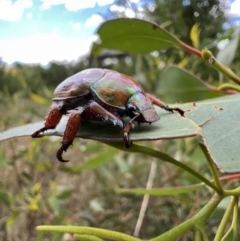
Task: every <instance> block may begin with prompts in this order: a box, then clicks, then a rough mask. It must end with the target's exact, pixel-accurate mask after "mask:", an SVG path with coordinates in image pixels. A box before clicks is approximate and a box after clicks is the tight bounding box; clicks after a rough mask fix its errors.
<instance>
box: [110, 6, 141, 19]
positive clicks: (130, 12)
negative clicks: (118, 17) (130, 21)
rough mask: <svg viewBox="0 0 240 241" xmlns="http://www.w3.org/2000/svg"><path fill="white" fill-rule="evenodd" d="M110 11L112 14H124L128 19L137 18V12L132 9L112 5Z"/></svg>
mask: <svg viewBox="0 0 240 241" xmlns="http://www.w3.org/2000/svg"><path fill="white" fill-rule="evenodd" d="M110 10H111V11H112V12H119V13H124V15H125V16H126V17H128V18H134V17H135V15H136V14H135V12H134V11H133V10H132V9H130V8H125V7H122V6H117V5H112V6H111V7H110Z"/></svg>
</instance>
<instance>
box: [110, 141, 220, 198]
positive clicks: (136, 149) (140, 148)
mask: <svg viewBox="0 0 240 241" xmlns="http://www.w3.org/2000/svg"><path fill="white" fill-rule="evenodd" d="M110 145H112V146H114V147H116V148H118V147H119V145H116V143H114V144H113V143H110ZM119 149H121V150H123V148H122V146H121V147H120V148H119ZM125 151H128V152H137V153H142V154H147V155H150V156H152V157H155V158H157V159H161V160H163V161H165V162H169V163H172V164H174V165H175V166H178V167H180V168H182V169H184V170H185V171H187V172H189V173H190V174H192V175H193V176H195V177H196V178H198V179H199V180H201V181H202V182H204V183H205V184H206V185H207V186H209V187H211V188H212V189H213V190H215V191H216V192H217V193H218V194H221V193H222V190H221V189H219V188H218V187H217V186H215V185H214V184H213V183H212V182H211V181H209V180H208V179H206V178H205V177H204V176H202V175H201V174H200V173H198V172H196V171H195V170H193V169H192V168H191V167H189V166H187V165H185V164H184V163H182V162H179V161H177V160H175V159H173V158H172V157H170V156H168V155H167V154H165V153H163V152H160V151H156V150H154V149H151V148H148V147H145V146H141V145H137V144H133V145H132V147H131V148H129V149H126V148H125Z"/></svg>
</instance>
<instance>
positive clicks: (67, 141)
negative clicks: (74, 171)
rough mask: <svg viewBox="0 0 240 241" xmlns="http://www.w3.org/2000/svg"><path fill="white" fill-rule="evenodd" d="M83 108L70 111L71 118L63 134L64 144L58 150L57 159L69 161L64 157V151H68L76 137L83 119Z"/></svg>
mask: <svg viewBox="0 0 240 241" xmlns="http://www.w3.org/2000/svg"><path fill="white" fill-rule="evenodd" d="M82 112H83V108H79V109H75V110H71V111H69V112H68V113H69V119H68V122H67V125H66V129H65V131H64V134H63V140H62V146H61V147H60V148H59V150H58V151H57V159H58V160H59V161H60V162H68V160H64V159H63V158H62V153H63V151H67V149H68V147H69V146H70V145H72V143H73V140H74V138H75V137H76V134H77V131H78V129H79V126H80V124H81V121H82V116H81V114H82Z"/></svg>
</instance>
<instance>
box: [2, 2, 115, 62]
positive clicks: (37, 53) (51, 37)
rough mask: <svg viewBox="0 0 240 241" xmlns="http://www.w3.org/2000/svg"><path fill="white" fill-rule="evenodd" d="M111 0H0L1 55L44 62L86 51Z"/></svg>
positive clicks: (73, 57)
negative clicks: (101, 14) (100, 14)
mask: <svg viewBox="0 0 240 241" xmlns="http://www.w3.org/2000/svg"><path fill="white" fill-rule="evenodd" d="M112 3H113V0H34V1H32V0H15V1H10V0H0V57H2V59H3V61H5V62H7V63H12V62H14V61H22V62H25V63H41V64H46V63H47V62H48V61H50V60H59V61H62V60H65V59H66V60H72V59H76V58H78V57H79V56H80V55H82V54H85V53H87V52H88V50H89V46H90V44H91V42H92V40H94V39H95V37H94V36H93V33H94V31H95V30H96V28H97V26H98V25H99V24H100V23H101V22H102V21H103V19H102V18H101V16H99V15H98V13H105V12H106V10H107V8H108V7H109V4H112Z"/></svg>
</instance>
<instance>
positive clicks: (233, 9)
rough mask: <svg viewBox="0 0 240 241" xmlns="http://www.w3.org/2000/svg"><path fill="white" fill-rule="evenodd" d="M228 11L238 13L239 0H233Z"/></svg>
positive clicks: (239, 7) (239, 9) (239, 13)
mask: <svg viewBox="0 0 240 241" xmlns="http://www.w3.org/2000/svg"><path fill="white" fill-rule="evenodd" d="M230 12H231V13H232V14H236V15H240V0H235V1H234V2H233V3H232V5H231V10H230Z"/></svg>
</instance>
